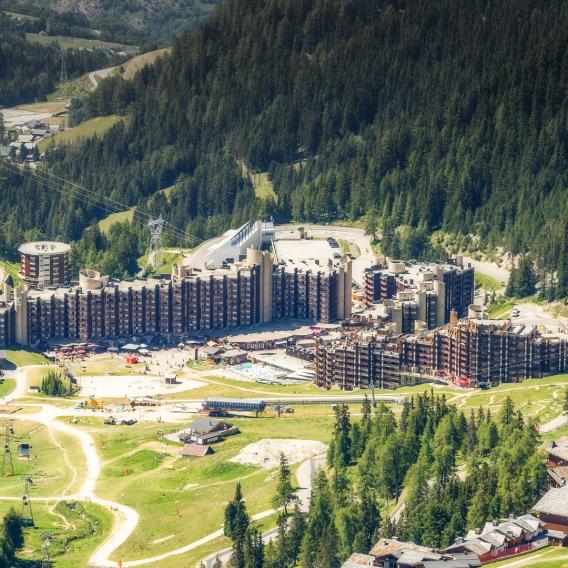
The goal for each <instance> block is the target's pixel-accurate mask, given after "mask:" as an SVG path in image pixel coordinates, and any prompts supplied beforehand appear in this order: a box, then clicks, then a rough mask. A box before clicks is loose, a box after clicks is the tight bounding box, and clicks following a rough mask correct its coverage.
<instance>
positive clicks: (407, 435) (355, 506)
mask: <svg viewBox="0 0 568 568" xmlns="http://www.w3.org/2000/svg"><path fill="white" fill-rule="evenodd" d="M335 412H336V422H335V431H334V435H333V439H332V442H331V444H330V448H329V451H328V471H327V473H324V471H323V470H319V471H318V472H317V473H316V476H315V479H314V487H313V490H312V497H311V503H310V510H309V513H308V515H307V516H306V517H305V518H304V517H303V516H302V514H301V513H299V511H298V509H296V510H295V511H294V512H293V513H292V514H290V513H289V509H290V508H291V505H292V504H293V503H294V500H295V499H294V493H293V490H292V489H291V482H290V474H289V473H288V474H287V476H283V475H282V473H283V468H282V466H281V470H280V476H279V480H280V481H279V486H278V493H277V496H276V498H275V505H279V506H281V507H285V508H284V510H283V511H282V512H281V513H280V514H279V516H278V520H277V524H278V536H277V538H276V539H275V541H271V542H270V543H269V544H268V545H267V546H266V548H264V547H263V546H262V543H261V541H260V540H259V539H258V532H257V531H258V528H257V527H255V526H254V525H253V524H252V523H251V522H250V519H249V517H248V516H247V513H246V504H245V503H244V502H243V501H242V500H241V498H240V486H238V487H237V491H236V495H235V499H234V500H233V501H231V502H230V503H229V504H228V506H227V509H226V513H225V534H227V536H229V537H230V538H231V540H232V541H233V557H232V565H233V566H236V567H242V568H257V567H264V568H287V567H292V566H297V565H299V566H302V567H304V568H319V567H326V568H330V567H339V566H341V565H342V563H343V561H344V560H345V559H346V558H347V557H348V556H349V555H350V554H351V553H352V552H360V553H364V554H366V553H368V552H369V550H370V549H371V547H372V546H373V545H374V544H375V542H376V541H377V539H378V538H379V537H385V538H392V537H394V536H396V537H397V538H399V539H400V540H402V541H405V540H410V541H412V542H415V543H418V544H422V545H426V546H429V547H435V548H445V547H447V546H449V545H451V544H453V542H454V540H455V538H456V537H459V536H463V535H465V534H466V533H467V531H468V530H473V529H475V528H476V527H483V525H484V524H485V522H487V521H491V520H493V519H498V518H503V517H508V516H509V515H510V514H512V513H513V514H515V515H519V514H524V513H525V512H526V511H527V509H529V508H530V507H531V506H532V505H533V504H534V503H535V501H536V500H537V499H538V497H539V495H540V492H541V490H542V489H543V488H544V487H545V486H546V466H545V464H544V463H543V460H542V457H541V455H540V449H539V441H540V440H539V434H538V432H537V430H536V428H535V425H534V424H533V423H532V422H530V421H529V422H528V423H526V422H525V419H524V418H523V415H522V414H521V412H520V411H516V410H515V407H514V405H513V403H512V401H511V399H510V398H507V399H505V401H504V404H503V406H502V407H501V409H500V410H499V414H498V416H497V417H493V416H491V413H490V412H489V411H484V410H483V408H480V409H479V410H478V411H477V412H476V413H475V412H474V411H473V410H471V414H470V415H469V416H466V415H464V413H463V412H462V411H460V410H458V409H457V408H456V407H455V405H451V404H448V403H447V402H446V399H445V397H444V396H435V395H434V394H433V393H427V392H425V393H423V394H419V395H417V396H413V397H412V398H410V399H408V400H407V401H406V402H405V404H404V408H403V410H402V413H401V415H400V417H399V418H398V419H397V418H396V417H395V415H394V413H393V412H392V410H390V409H389V408H387V406H386V405H385V404H384V403H382V402H381V403H379V404H378V405H377V407H376V409H373V408H372V406H371V403H370V401H369V400H366V401H365V402H364V404H363V408H362V412H361V419H360V420H357V421H354V420H352V419H351V417H350V416H349V410H348V407H347V406H345V405H337V408H336V411H335ZM460 463H461V465H460ZM284 465H286V464H284ZM286 479H287V483H286ZM283 481H284V483H283ZM245 497H246V495H245ZM401 499H402V500H401ZM396 505H398V507H399V509H398V510H399V514H398V515H395V514H394V511H395V506H396ZM402 505H403V506H402ZM286 506H287V507H288V508H286ZM263 548H264V549H263ZM259 560H260V561H259Z"/></svg>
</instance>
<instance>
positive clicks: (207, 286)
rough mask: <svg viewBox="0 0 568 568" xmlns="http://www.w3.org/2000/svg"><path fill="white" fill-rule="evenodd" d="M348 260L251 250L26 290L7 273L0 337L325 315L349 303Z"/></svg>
mask: <svg viewBox="0 0 568 568" xmlns="http://www.w3.org/2000/svg"><path fill="white" fill-rule="evenodd" d="M350 267H351V260H350V259H349V258H348V257H343V258H342V259H341V260H339V261H336V262H331V261H330V262H329V263H328V264H326V265H323V266H320V265H319V264H310V265H307V264H302V265H301V266H298V265H291V264H289V263H288V264H285V263H279V264H276V265H275V264H274V262H273V257H272V255H271V254H270V253H269V252H262V251H259V250H256V249H249V250H248V252H247V256H246V258H244V259H242V260H240V261H238V262H235V263H232V264H227V265H226V266H225V267H223V268H215V269H206V268H202V269H196V268H190V267H186V266H174V268H173V271H172V276H171V278H167V279H166V278H164V279H147V280H134V281H120V282H118V281H111V280H110V279H109V278H108V277H106V276H101V275H100V274H99V273H97V272H95V271H92V270H82V271H81V274H80V278H79V283H78V284H77V285H74V286H69V287H65V288H55V287H52V288H44V289H43V290H35V289H32V290H30V289H29V288H28V287H27V286H26V285H21V286H19V287H17V288H14V287H13V286H12V282H11V280H9V279H6V280H5V282H4V297H3V302H2V304H1V305H0V343H1V344H4V345H6V344H9V343H22V344H27V345H34V344H37V343H40V342H46V341H50V340H57V339H77V340H80V341H97V340H102V339H108V338H116V337H141V336H145V335H162V336H173V337H179V336H182V335H184V334H190V333H193V332H200V331H208V330H213V329H219V330H222V329H226V328H234V327H240V326H251V325H254V324H257V323H261V322H267V321H270V320H272V319H280V318H293V319H302V320H313V321H321V322H329V321H332V320H335V319H337V318H342V317H344V316H345V314H348V313H350V309H351V285H350V282H351V268H350Z"/></svg>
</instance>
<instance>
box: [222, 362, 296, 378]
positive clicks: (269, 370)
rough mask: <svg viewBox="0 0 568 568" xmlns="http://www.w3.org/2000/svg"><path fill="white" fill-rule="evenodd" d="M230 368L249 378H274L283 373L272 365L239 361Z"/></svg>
mask: <svg viewBox="0 0 568 568" xmlns="http://www.w3.org/2000/svg"><path fill="white" fill-rule="evenodd" d="M232 370H233V371H236V372H237V373H240V374H241V375H245V376H247V377H250V378H251V379H276V378H277V377H281V376H282V375H284V374H285V373H283V372H282V371H279V370H277V369H275V368H273V367H262V366H260V365H255V364H254V363H241V364H240V365H235V366H234V367H232Z"/></svg>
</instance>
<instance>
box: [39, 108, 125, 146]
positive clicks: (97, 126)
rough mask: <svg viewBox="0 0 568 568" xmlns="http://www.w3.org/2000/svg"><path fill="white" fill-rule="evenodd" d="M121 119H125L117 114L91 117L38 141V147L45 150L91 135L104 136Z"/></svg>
mask: <svg viewBox="0 0 568 568" xmlns="http://www.w3.org/2000/svg"><path fill="white" fill-rule="evenodd" d="M120 120H123V118H122V117H120V116H116V115H112V116H99V117H96V118H91V119H90V120H86V121H85V122H82V123H81V124H79V125H78V126H74V127H73V128H68V129H67V130H64V131H63V132H59V133H57V134H56V135H55V136H53V137H51V138H47V139H46V140H42V141H41V142H38V147H39V149H40V151H42V152H45V151H46V150H47V149H48V148H49V147H50V146H52V145H54V144H60V143H71V144H72V143H74V142H77V141H79V140H81V139H83V138H88V137H90V136H94V135H97V136H102V135H103V134H104V133H105V132H106V131H107V130H109V129H110V128H112V127H113V126H114V125H115V124H116V123H117V122H118V121H120Z"/></svg>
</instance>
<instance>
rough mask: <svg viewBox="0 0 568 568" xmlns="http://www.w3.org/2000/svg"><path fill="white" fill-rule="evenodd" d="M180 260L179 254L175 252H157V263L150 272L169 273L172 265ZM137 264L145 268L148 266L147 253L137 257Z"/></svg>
mask: <svg viewBox="0 0 568 568" xmlns="http://www.w3.org/2000/svg"><path fill="white" fill-rule="evenodd" d="M180 261H181V255H180V254H179V253H177V252H161V253H160V254H158V264H157V266H156V270H152V274H169V273H170V272H171V271H172V266H173V265H174V264H177V263H179V262H180ZM138 266H139V267H140V268H141V269H145V268H146V267H147V266H148V255H147V254H145V255H144V256H141V257H140V258H139V259H138Z"/></svg>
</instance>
